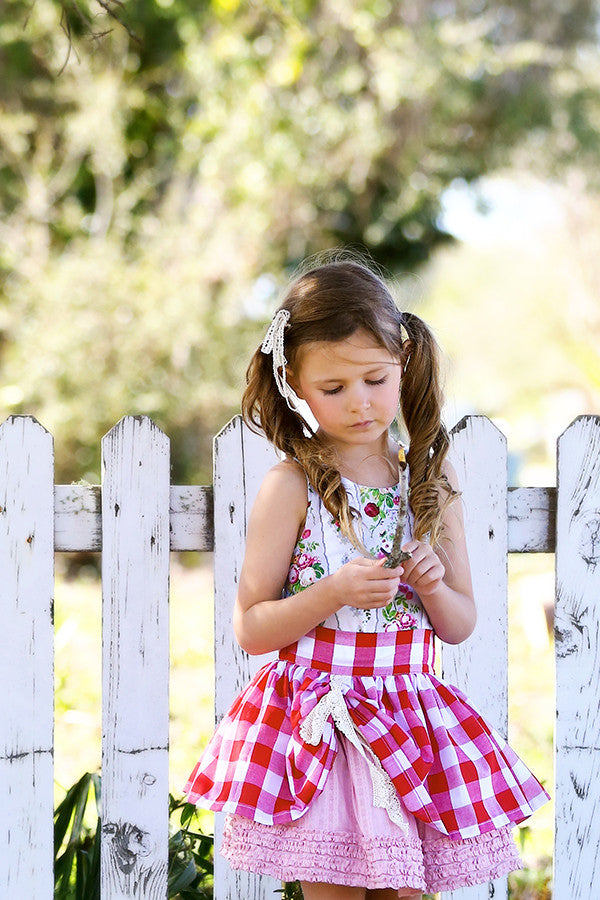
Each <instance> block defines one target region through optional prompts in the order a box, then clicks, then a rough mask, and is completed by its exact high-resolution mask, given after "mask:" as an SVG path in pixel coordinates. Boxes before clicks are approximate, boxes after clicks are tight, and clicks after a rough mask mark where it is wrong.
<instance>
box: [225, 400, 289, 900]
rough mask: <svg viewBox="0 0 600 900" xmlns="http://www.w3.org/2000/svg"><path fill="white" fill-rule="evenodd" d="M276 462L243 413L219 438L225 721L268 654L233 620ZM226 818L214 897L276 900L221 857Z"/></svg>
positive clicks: (273, 886)
mask: <svg viewBox="0 0 600 900" xmlns="http://www.w3.org/2000/svg"><path fill="white" fill-rule="evenodd" d="M276 462H277V456H276V455H275V451H274V450H273V448H272V447H271V446H269V444H267V442H266V441H265V440H264V438H261V437H259V436H258V435H256V434H254V433H253V432H251V431H250V430H249V429H248V428H247V427H246V426H245V425H243V424H242V420H241V419H240V418H239V417H236V418H235V419H232V421H231V422H229V424H228V425H227V426H226V427H225V428H224V429H223V430H222V431H221V432H220V434H219V435H218V436H217V437H216V438H215V446H214V504H215V714H216V717H217V719H220V718H221V716H222V715H223V713H224V712H225V711H226V710H227V709H228V707H229V706H230V705H231V703H232V701H233V700H234V698H235V696H236V694H237V693H238V692H239V691H240V690H241V689H242V687H244V685H245V684H246V683H247V682H248V681H249V680H250V678H251V677H252V676H253V675H254V673H255V672H256V671H257V670H258V669H259V668H260V666H261V665H263V664H264V662H265V661H266V659H268V658H269V657H265V656H255V657H249V656H248V654H247V653H244V651H243V650H241V649H240V647H239V646H238V644H237V642H236V640H235V637H234V634H233V627H232V623H231V616H232V612H233V601H234V599H235V594H236V591H237V584H238V581H239V575H240V569H241V565H242V560H243V557H244V544H245V541H246V527H247V524H248V516H249V513H250V509H251V507H252V504H253V502H254V498H255V497H256V493H257V491H258V488H259V486H260V483H261V481H262V479H263V477H264V476H265V474H266V472H267V471H268V470H269V469H270V468H271V467H272V466H273V465H274V464H275V463H276ZM222 829H223V816H222V815H220V814H217V815H216V816H215V892H214V900H239V898H242V897H243V898H244V900H267V898H269V900H272V898H273V897H274V896H277V895H276V894H274V893H273V892H274V891H276V890H278V889H280V888H281V885H280V883H279V882H276V881H275V880H274V879H272V878H261V877H259V876H257V875H253V874H251V873H249V872H236V871H233V870H232V869H231V868H230V866H229V865H228V864H227V863H226V862H225V860H224V859H223V858H222V857H221V856H220V855H219V852H218V850H219V847H220V845H221V841H222Z"/></svg>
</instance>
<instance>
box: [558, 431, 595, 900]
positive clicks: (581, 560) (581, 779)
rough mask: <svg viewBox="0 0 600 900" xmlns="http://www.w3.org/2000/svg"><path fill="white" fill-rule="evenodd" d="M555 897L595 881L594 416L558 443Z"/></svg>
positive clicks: (567, 897) (589, 887) (568, 897)
mask: <svg viewBox="0 0 600 900" xmlns="http://www.w3.org/2000/svg"><path fill="white" fill-rule="evenodd" d="M557 483H558V502H557V543H556V614H555V629H554V636H555V649H556V733H555V747H556V764H555V772H556V797H555V803H556V839H555V856H554V897H555V900H588V898H589V897H591V896H592V895H593V894H594V893H595V891H594V889H595V888H597V886H598V885H599V884H600V831H599V829H598V818H599V816H600V716H599V715H598V698H599V697H600V640H599V635H600V605H599V603H598V598H599V596H600V417H599V416H581V417H580V418H578V419H576V420H575V422H573V424H572V425H570V426H569V428H568V429H567V430H566V431H565V432H564V434H563V435H562V436H561V437H560V439H559V441H558V478H557Z"/></svg>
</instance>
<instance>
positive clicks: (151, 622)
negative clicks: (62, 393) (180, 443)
mask: <svg viewBox="0 0 600 900" xmlns="http://www.w3.org/2000/svg"><path fill="white" fill-rule="evenodd" d="M102 454H103V473H104V477H103V487H102V489H103V495H102V513H103V517H102V546H103V554H102V599H103V604H102V605H103V625H102V628H103V714H102V794H103V796H102V807H103V811H102V844H101V848H102V857H101V862H102V865H101V883H102V891H103V893H102V898H103V900H121V898H133V897H135V898H144V900H159V898H160V900H164V898H166V896H167V853H168V803H167V798H168V793H169V767H168V741H169V693H168V685H169V606H168V597H169V440H168V438H167V437H166V435H164V434H163V433H162V432H161V431H160V430H159V429H158V428H157V427H156V425H154V424H153V423H152V422H151V421H150V420H149V419H147V418H145V417H127V418H125V419H122V420H121V421H120V422H119V423H118V424H117V425H116V426H115V427H114V428H113V429H112V430H111V431H110V432H109V433H108V434H107V435H106V437H105V438H104V440H103V442H102Z"/></svg>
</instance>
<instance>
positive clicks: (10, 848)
mask: <svg viewBox="0 0 600 900" xmlns="http://www.w3.org/2000/svg"><path fill="white" fill-rule="evenodd" d="M0 473H2V483H1V485H0V572H2V578H1V579H0V685H2V690H0V895H1V896H3V897H11V898H12V897H15V898H17V897H35V898H36V900H49V898H51V897H52V896H53V893H54V880H53V873H52V859H53V829H52V810H53V762H52V744H53V710H54V693H53V678H54V676H53V639H54V630H53V622H52V617H53V611H52V604H53V599H52V598H53V592H54V534H53V533H54V456H53V442H52V437H51V435H50V434H48V432H47V431H46V430H45V429H44V428H42V426H41V425H40V424H39V423H38V422H36V421H35V419H33V418H30V417H27V418H21V417H11V418H10V419H7V420H6V422H4V423H3V424H2V425H1V426H0Z"/></svg>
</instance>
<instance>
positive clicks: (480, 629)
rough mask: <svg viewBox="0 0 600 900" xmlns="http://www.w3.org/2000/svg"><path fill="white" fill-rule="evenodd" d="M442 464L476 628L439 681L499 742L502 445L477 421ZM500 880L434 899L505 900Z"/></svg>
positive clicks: (502, 702)
mask: <svg viewBox="0 0 600 900" xmlns="http://www.w3.org/2000/svg"><path fill="white" fill-rule="evenodd" d="M450 458H451V461H452V463H453V464H454V466H455V468H456V472H457V475H458V481H459V486H460V489H461V491H462V502H463V506H464V518H465V533H466V538H467V546H468V550H469V559H470V563H471V574H472V578H473V590H474V596H475V602H476V605H477V625H476V627H475V631H474V632H473V634H472V635H471V637H470V638H469V639H468V640H466V641H464V643H462V644H457V645H456V646H450V645H448V644H445V645H444V646H443V649H442V671H443V676H444V678H445V679H446V680H447V681H449V682H450V683H451V684H455V685H457V686H458V687H459V688H461V689H462V690H464V691H465V693H466V694H467V696H468V697H469V698H470V699H471V700H472V701H473V703H474V705H475V706H477V707H478V708H479V709H480V710H481V712H482V713H483V714H484V715H485V716H486V717H487V718H488V719H489V721H490V722H491V723H492V724H493V725H495V727H496V728H497V729H498V730H499V731H500V732H501V733H502V734H504V735H506V733H507V730H508V569H507V565H508V563H507V550H508V543H507V542H508V523H507V498H506V493H507V487H506V481H507V452H506V439H505V437H504V435H503V434H502V433H501V432H500V431H498V429H497V428H496V427H495V426H494V425H493V424H492V423H491V422H490V421H489V420H488V419H486V418H484V417H483V416H470V417H468V418H467V419H463V420H462V422H460V423H459V424H458V425H457V426H456V427H455V429H454V430H453V432H452V445H451V453H450ZM507 890H508V889H507V881H506V878H502V879H498V880H497V881H493V882H489V883H486V884H481V885H477V886H476V887H469V888H461V889H460V890H455V891H448V892H446V893H444V894H442V897H443V900H487V898H489V897H494V900H506V897H507Z"/></svg>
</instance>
